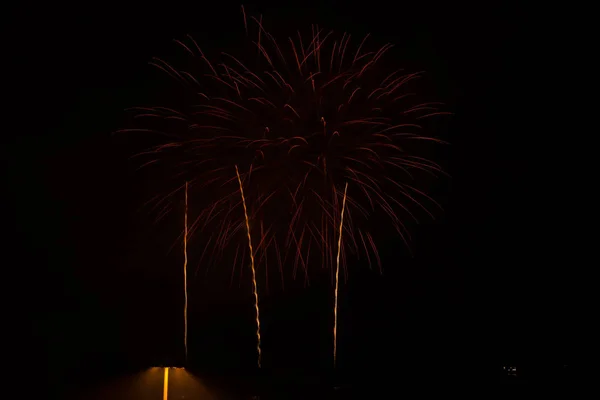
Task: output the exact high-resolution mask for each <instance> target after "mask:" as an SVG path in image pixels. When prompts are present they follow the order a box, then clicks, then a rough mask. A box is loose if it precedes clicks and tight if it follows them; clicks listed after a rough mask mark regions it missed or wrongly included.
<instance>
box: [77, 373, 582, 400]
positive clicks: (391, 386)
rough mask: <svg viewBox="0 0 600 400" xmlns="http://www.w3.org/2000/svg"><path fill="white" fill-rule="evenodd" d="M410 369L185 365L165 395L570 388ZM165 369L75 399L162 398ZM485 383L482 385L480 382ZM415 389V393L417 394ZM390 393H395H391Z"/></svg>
mask: <svg viewBox="0 0 600 400" xmlns="http://www.w3.org/2000/svg"><path fill="white" fill-rule="evenodd" d="M422 372H423V373H420V374H419V373H418V372H414V373H410V371H408V372H407V371H404V372H402V371H398V372H392V371H388V372H387V373H385V374H373V373H371V374H369V373H368V372H367V371H365V373H364V375H363V376H357V375H354V376H344V377H339V376H334V375H333V374H331V373H329V374H327V373H323V374H320V375H299V374H287V373H286V374H282V373H262V375H261V376H258V375H254V376H248V375H245V376H243V375H237V376H235V375H227V376H225V375H223V374H206V373H200V372H197V371H193V370H186V369H183V368H169V370H168V397H167V398H168V399H169V400H175V399H177V400H180V399H199V400H238V399H239V400H242V399H243V400H250V399H261V400H270V399H273V400H274V399H292V400H295V399H298V400H300V399H355V398H356V399H358V398H361V399H364V398H372V399H378V398H389V397H390V394H394V393H395V394H397V395H400V394H401V393H416V392H418V393H420V395H445V396H447V395H449V394H454V393H456V394H465V393H469V392H473V393H474V394H476V393H475V392H477V390H475V389H474V388H479V387H486V388H488V389H492V390H499V391H500V392H503V393H506V394H522V393H523V391H524V390H527V388H528V387H532V386H536V385H535V384H536V383H537V382H536V381H539V380H541V381H544V383H545V384H546V386H547V387H549V386H548V384H549V385H550V386H552V387H554V388H557V389H562V388H566V387H567V388H568V386H569V385H570V383H571V381H570V379H568V377H567V376H565V375H564V374H562V375H560V374H559V375H555V376H546V377H545V378H544V377H540V376H538V377H535V379H534V378H531V379H526V378H523V377H518V376H506V375H503V374H502V373H501V372H500V371H496V372H498V374H496V375H494V376H492V375H489V376H487V377H482V376H481V375H479V376H478V375H477V371H473V372H472V373H471V374H467V373H463V374H462V376H458V375H457V374H450V373H449V374H446V375H444V374H438V375H434V374H427V373H426V372H424V371H422ZM164 378H165V369H164V368H162V367H152V368H148V369H144V370H140V371H137V372H132V373H128V374H123V375H122V376H119V377H113V378H112V379H106V380H105V381H104V382H97V383H96V384H94V385H90V386H88V387H87V388H85V389H78V390H76V391H73V392H72V393H71V394H70V396H68V397H69V398H71V399H77V400H103V399H111V400H126V399H127V400H132V399H139V400H163V390H164V380H165V379H164ZM531 383H533V385H530V384H531ZM482 384H483V385H482ZM415 391H416V392H415ZM392 397H393V396H392Z"/></svg>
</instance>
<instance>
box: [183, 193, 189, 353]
mask: <svg viewBox="0 0 600 400" xmlns="http://www.w3.org/2000/svg"><path fill="white" fill-rule="evenodd" d="M187 237H188V183H187V182H186V183H185V216H184V232H183V290H184V294H185V295H184V306H183V324H184V327H183V329H184V331H183V345H184V347H185V361H186V362H187V357H188V288H187V265H188V254H187Z"/></svg>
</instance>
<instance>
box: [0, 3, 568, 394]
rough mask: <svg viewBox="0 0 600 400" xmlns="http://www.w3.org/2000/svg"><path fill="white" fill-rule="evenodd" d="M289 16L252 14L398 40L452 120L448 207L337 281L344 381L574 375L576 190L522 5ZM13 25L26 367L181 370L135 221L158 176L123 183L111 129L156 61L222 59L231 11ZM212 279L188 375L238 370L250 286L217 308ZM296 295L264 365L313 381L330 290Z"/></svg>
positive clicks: (281, 298) (150, 234) (91, 15)
mask: <svg viewBox="0 0 600 400" xmlns="http://www.w3.org/2000/svg"><path fill="white" fill-rule="evenodd" d="M285 4H286V5H285V6H284V5H282V3H279V4H268V5H262V6H258V5H250V4H247V5H246V9H247V10H248V12H254V13H259V12H262V13H263V15H264V18H265V20H266V21H274V22H273V24H274V25H275V26H285V25H287V24H293V25H298V26H299V27H305V26H310V24H311V23H313V22H317V23H319V24H320V25H322V26H328V27H331V28H333V29H337V30H348V31H351V32H353V33H355V34H356V36H362V35H364V34H366V33H368V32H371V34H372V35H373V36H374V37H376V38H378V40H379V41H381V42H386V41H390V42H393V43H395V44H396V48H395V51H396V52H398V53H399V54H400V57H401V59H402V61H403V62H405V63H406V65H407V66H408V68H411V69H415V70H421V69H425V70H427V71H428V76H429V77H431V81H430V84H431V86H432V87H435V88H436V89H435V90H436V92H435V93H436V95H437V97H438V98H440V99H442V100H443V101H446V103H448V105H449V107H451V109H452V111H453V112H455V114H456V115H455V116H453V117H452V118H451V119H450V120H449V122H448V124H447V132H445V135H446V137H447V139H448V140H449V141H450V142H451V143H452V144H451V145H450V146H449V148H448V149H446V150H445V151H444V157H445V158H444V159H443V160H441V161H442V163H443V164H444V165H445V166H446V168H447V169H448V171H449V173H450V174H451V175H452V179H451V180H450V181H448V182H443V183H440V185H439V188H438V189H437V193H436V195H437V196H438V199H440V201H441V202H442V203H443V204H444V206H445V213H443V214H441V215H439V216H438V219H437V220H436V221H427V220H424V221H423V223H422V224H421V226H419V227H417V228H416V230H415V232H414V233H415V237H416V240H415V242H414V243H413V245H412V246H413V251H414V253H415V256H414V258H412V259H411V258H409V257H408V256H407V254H406V251H403V250H398V249H399V248H401V244H400V242H399V241H397V242H393V241H390V242H389V243H383V244H381V247H382V250H381V251H382V254H383V256H382V257H383V264H384V270H385V273H384V275H383V276H379V275H377V274H376V273H375V272H374V271H369V270H368V268H366V267H364V266H363V267H362V268H358V269H355V274H354V275H351V276H350V281H349V284H348V285H347V286H344V287H343V289H342V294H343V297H344V299H343V300H341V302H342V311H341V317H340V321H341V322H340V324H341V326H340V332H341V333H340V350H339V352H340V363H341V364H342V365H344V366H345V367H346V368H348V369H350V370H354V371H359V370H360V368H361V366H362V365H369V369H370V370H371V371H379V370H383V371H395V370H398V369H400V370H406V369H407V368H409V367H408V365H409V364H410V365H415V368H421V369H424V370H431V369H432V367H431V365H443V366H446V365H450V364H454V365H460V366H461V368H466V371H474V370H482V369H489V370H491V369H493V368H495V367H496V366H499V365H502V364H503V363H506V362H520V363H535V362H537V363H539V362H541V361H540V360H547V361H551V362H556V363H563V362H565V363H566V362H567V361H568V359H569V357H571V356H572V348H571V347H570V346H571V345H570V343H571V340H570V339H572V337H573V334H572V333H571V331H572V330H571V329H569V328H567V327H568V326H569V325H570V324H571V322H572V321H571V319H572V318H574V317H573V316H572V314H571V313H570V309H571V307H572V306H573V300H571V297H572V294H573V293H574V291H575V289H574V288H573V286H572V283H573V275H574V273H573V272H570V271H572V270H571V269H569V264H570V263H573V262H575V261H574V258H573V254H574V253H576V251H574V250H573V249H574V247H575V239H574V237H572V236H571V237H567V238H565V237H564V236H565V235H564V234H561V235H557V232H564V226H565V225H564V224H566V217H565V216H564V213H562V212H560V211H557V210H561V207H565V206H564V205H565V203H564V202H563V200H565V199H566V197H567V196H566V195H565V194H563V191H560V190H553V189H552V187H553V186H552V185H553V182H555V177H557V175H552V174H554V171H555V170H556V169H557V167H556V166H552V167H551V168H550V169H546V168H545V167H543V166H542V164H543V163H544V162H545V161H543V160H546V159H547V154H545V153H546V151H547V149H546V148H544V147H543V146H542V145H540V143H544V141H543V140H540V139H542V138H543V136H542V133H541V132H540V129H539V127H540V125H539V124H538V121H537V118H539V117H536V113H535V112H534V109H535V107H536V103H537V101H536V99H537V98H538V97H539V96H540V93H539V92H537V86H536V85H537V84H535V83H533V82H536V79H535V78H536V77H538V76H539V74H540V73H541V72H540V70H538V69H536V68H537V67H535V65H537V63H535V62H533V61H535V60H536V57H538V54H537V51H536V49H539V40H540V37H542V36H543V35H542V36H540V37H538V36H536V35H532V34H530V33H527V32H529V31H530V28H531V25H530V21H531V18H532V14H531V13H529V11H525V10H519V9H509V8H507V7H503V6H500V5H497V6H494V5H489V4H487V3H486V4H485V5H482V6H480V7H479V8H478V7H473V6H469V7H467V6H457V5H456V4H454V3H453V4H452V5H446V6H441V7H440V6H434V5H429V4H428V5H423V6H417V5H414V4H412V5H406V6H402V5H396V3H394V5H391V4H392V3H385V2H381V3H378V2H368V4H367V3H365V2H363V3H361V4H360V5H357V6H348V5H342V3H340V4H338V5H334V4H332V3H330V2H321V3H320V4H321V5H320V6H316V5H314V4H310V3H307V2H302V3H289V2H285ZM377 4H379V5H377ZM482 4H483V3H482ZM392 7H393V8H392ZM10 15H13V17H12V21H10V22H12V24H9V25H8V29H9V37H11V38H13V39H14V40H11V41H10V43H9V44H8V45H7V48H6V49H5V50H4V54H5V55H7V56H8V58H9V59H10V61H9V66H10V67H12V68H14V75H13V76H14V79H15V84H16V86H15V87H16V89H17V90H16V91H15V94H14V95H13V103H14V104H15V105H17V107H15V108H16V110H15V111H14V112H13V115H12V116H11V119H10V121H12V122H10V123H9V125H8V126H10V127H11V128H12V129H9V132H8V133H7V134H6V135H5V136H4V138H5V139H6V140H7V142H8V146H6V147H4V149H5V150H8V151H5V154H4V156H3V157H4V158H5V159H6V160H8V163H9V170H8V183H9V196H8V199H9V207H6V208H5V211H6V212H7V221H11V220H13V219H14V227H15V228H14V230H13V231H12V233H11V239H10V240H9V242H8V243H9V245H10V249H11V250H13V251H12V252H10V253H11V254H13V253H14V255H13V256H11V257H10V258H9V259H10V260H12V262H11V263H12V264H13V265H14V266H15V267H14V268H15V269H18V272H19V273H17V275H18V276H19V277H20V278H19V284H17V285H16V286H15V290H16V288H17V287H18V288H19V289H18V290H19V291H20V293H21V294H19V295H18V296H19V297H20V300H16V299H15V300H13V301H14V302H18V303H20V304H23V305H24V309H25V313H24V315H27V316H31V318H29V317H26V318H25V319H26V320H27V321H29V322H28V323H27V324H25V325H22V326H26V327H27V328H26V329H25V335H22V337H27V338H29V337H31V338H32V339H31V341H30V342H29V343H28V345H27V346H23V348H24V350H23V352H24V353H27V354H26V355H25V354H24V357H26V358H28V359H35V360H37V361H36V365H39V366H40V370H41V371H43V374H44V375H45V376H46V375H47V376H48V378H49V379H51V380H52V382H54V385H56V386H64V385H65V384H66V382H73V381H79V380H84V377H85V376H86V375H93V374H91V373H89V372H88V371H97V370H119V369H121V368H125V367H127V366H135V365H138V364H140V365H144V364H146V365H153V364H157V363H160V362H162V361H168V360H170V359H177V357H179V355H180V348H179V347H178V346H179V343H180V340H181V339H180V333H179V332H180V330H179V328H180V325H179V324H180V323H181V322H180V317H179V315H180V312H181V309H180V301H181V298H178V297H177V296H180V294H179V292H178V290H179V289H177V285H178V284H179V282H180V280H179V279H180V277H179V276H178V275H177V273H179V267H180V262H181V259H180V255H179V254H170V255H167V254H166V252H167V250H168V247H169V245H170V244H171V243H172V240H174V238H173V237H172V235H171V233H170V232H169V231H168V230H166V231H164V230H162V229H161V228H157V227H156V226H152V224H151V218H150V216H148V215H146V214H144V213H143V212H141V213H136V212H135V211H136V209H137V208H138V207H139V205H140V204H141V203H142V202H143V200H144V196H146V195H147V194H146V193H145V192H143V191H142V188H143V187H144V185H150V184H151V183H150V182H139V181H137V182H136V181H135V180H134V178H133V177H132V175H131V174H130V170H131V168H130V166H129V164H128V161H127V156H128V155H129V153H128V151H130V150H131V147H128V146H123V142H116V141H115V140H114V138H111V136H110V132H111V131H114V130H115V129H118V128H120V127H121V126H120V124H122V123H123V110H124V109H125V108H126V107H130V106H135V105H138V104H140V103H142V102H148V101H149V99H153V100H159V99H160V97H161V94H162V93H164V92H165V91H168V87H169V85H172V82H171V81H170V80H169V79H168V77H166V76H164V75H161V74H159V73H157V72H156V71H155V70H154V69H152V68H151V67H150V66H149V65H148V64H147V62H148V61H149V60H150V58H151V57H153V56H157V55H161V54H165V53H168V51H169V49H170V48H171V46H172V42H171V40H172V39H173V38H178V37H181V36H183V35H184V34H186V33H192V34H194V36H204V37H206V35H210V36H209V37H210V41H211V42H214V46H215V48H218V47H220V46H221V45H222V44H221V43H220V41H221V39H220V38H221V37H224V38H225V39H224V40H223V43H231V40H232V38H233V39H235V37H236V36H240V37H241V35H242V34H243V30H242V27H243V26H242V19H241V16H240V12H239V5H238V4H234V5H228V2H216V3H215V4H210V5H208V4H202V3H200V2H195V3H194V5H180V4H176V3H174V2H166V3H157V5H156V6H154V5H148V4H142V3H140V4H137V5H134V4H124V3H123V4H120V5H118V6H108V5H104V4H103V5H98V6H90V5H88V4H85V5H71V4H70V5H66V4H65V5H57V4H55V3H53V4H52V5H47V6H46V5H43V6H40V7H37V8H36V9H35V10H32V9H29V10H25V9H21V10H16V11H14V12H13V13H12V14H10ZM526 33H527V34H526ZM534 36H535V37H534ZM536 96H538V97H536ZM550 171H552V172H550ZM13 240H14V243H13ZM9 268H12V267H9ZM174 271H176V272H174ZM200 276H201V275H200ZM204 285H205V286H202V284H198V286H197V287H198V290H199V291H200V290H202V291H203V293H205V295H204V297H202V298H201V297H200V296H201V295H198V296H199V297H197V299H196V303H195V304H196V309H195V310H193V311H191V313H192V317H193V318H191V319H192V322H191V336H192V339H190V340H191V341H192V342H194V344H191V346H192V347H194V346H196V350H195V352H194V351H193V354H194V357H195V359H196V360H197V363H198V365H199V366H201V367H203V368H205V369H211V368H217V369H218V368H221V369H222V368H230V369H235V370H239V371H245V370H247V369H249V368H251V367H252V365H253V362H254V358H253V357H254V354H253V346H254V344H253V340H254V338H253V336H252V335H253V325H252V308H251V303H250V301H251V294H250V287H249V286H247V285H246V286H243V285H242V287H237V286H236V285H234V286H233V288H231V289H229V288H227V287H226V286H223V290H227V291H226V292H221V293H220V294H218V295H217V294H215V295H214V296H213V297H212V298H209V296H208V294H206V293H213V292H217V291H219V290H220V289H221V287H220V286H219V284H218V283H215V284H214V287H212V288H211V284H209V283H206V284H204ZM299 286H300V287H299V288H293V285H292V287H291V288H290V289H288V290H286V291H285V292H283V293H281V292H279V291H276V290H275V291H273V292H272V293H270V294H269V295H268V296H267V297H266V298H265V300H264V306H263V307H264V311H263V318H264V319H263V321H264V322H263V323H264V327H265V331H264V349H263V350H264V353H265V364H270V365H271V366H273V367H280V368H281V367H285V368H298V369H308V370H311V369H313V370H316V369H319V368H321V367H324V366H325V365H326V364H327V363H328V362H329V354H330V342H329V341H330V336H329V330H330V322H329V321H327V318H329V314H328V311H327V310H329V309H330V307H331V299H330V298H329V297H327V296H328V290H325V288H326V287H327V283H325V284H321V285H320V284H318V283H316V284H315V285H313V286H311V287H310V288H309V289H302V288H301V285H299ZM211 290H212V291H211ZM24 299H25V300H24ZM202 299H203V300H202ZM21 318H22V317H21ZM324 318H325V319H324ZM95 373H96V372H95ZM466 373H470V372H466Z"/></svg>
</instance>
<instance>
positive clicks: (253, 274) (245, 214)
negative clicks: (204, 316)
mask: <svg viewBox="0 0 600 400" xmlns="http://www.w3.org/2000/svg"><path fill="white" fill-rule="evenodd" d="M235 174H236V175H237V180H238V183H239V185H240V194H241V196H242V204H243V206H244V218H245V220H246V233H247V234H248V249H249V251H250V268H251V269H252V293H253V294H254V308H255V310H256V340H257V344H256V350H257V351H258V368H260V358H261V350H260V313H259V309H258V290H257V288H256V270H255V268H254V250H253V249H252V236H250V221H249V220H248V210H247V208H246V199H245V197H244V188H243V187H242V179H241V178H240V172H239V171H238V167H237V165H236V166H235Z"/></svg>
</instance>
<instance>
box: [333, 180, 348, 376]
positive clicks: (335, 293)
mask: <svg viewBox="0 0 600 400" xmlns="http://www.w3.org/2000/svg"><path fill="white" fill-rule="evenodd" d="M347 192H348V183H346V186H345V187H344V199H343V200H342V212H341V214H340V233H339V236H338V251H337V258H336V268H335V291H334V306H333V367H334V368H335V365H336V361H337V320H338V319H337V315H338V285H339V280H340V253H341V248H342V230H343V229H342V228H343V226H344V210H345V209H346V196H347Z"/></svg>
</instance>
